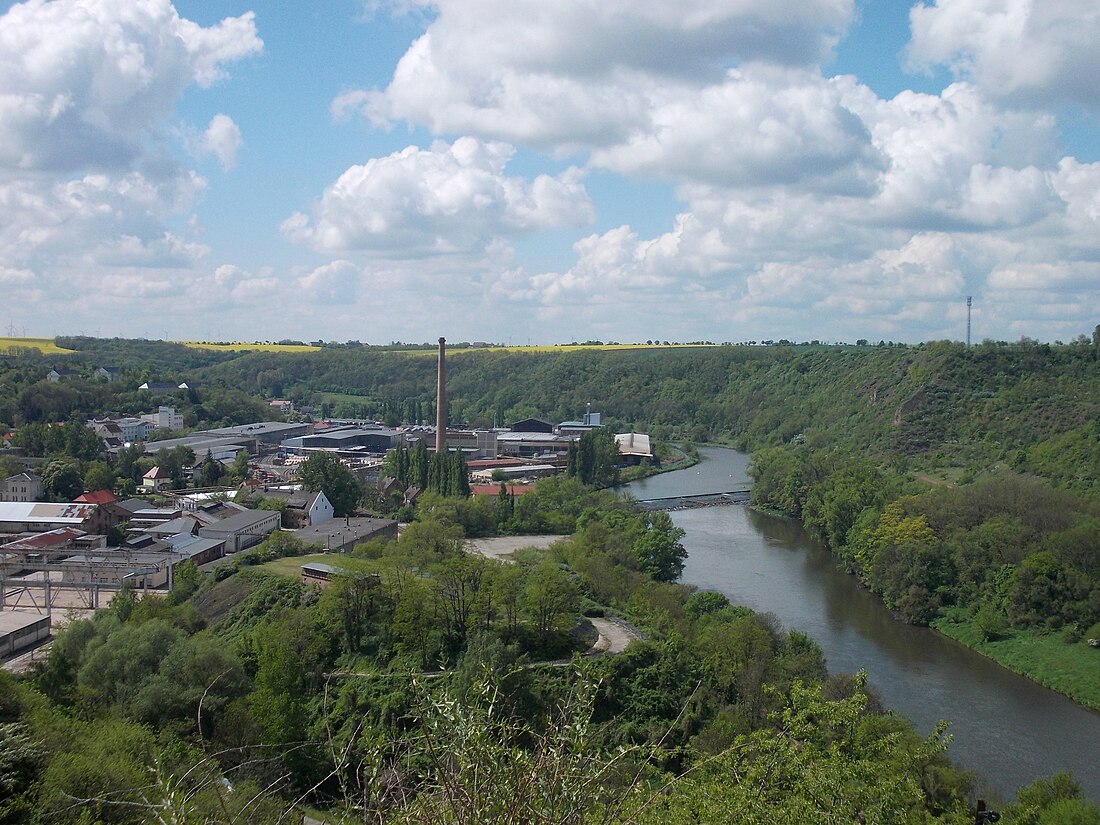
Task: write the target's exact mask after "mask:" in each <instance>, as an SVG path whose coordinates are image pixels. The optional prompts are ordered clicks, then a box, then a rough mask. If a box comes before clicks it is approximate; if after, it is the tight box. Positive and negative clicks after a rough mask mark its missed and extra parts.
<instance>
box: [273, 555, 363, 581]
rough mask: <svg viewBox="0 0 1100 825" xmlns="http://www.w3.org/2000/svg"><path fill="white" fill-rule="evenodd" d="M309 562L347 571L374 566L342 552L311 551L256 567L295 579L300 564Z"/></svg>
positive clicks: (298, 573)
mask: <svg viewBox="0 0 1100 825" xmlns="http://www.w3.org/2000/svg"><path fill="white" fill-rule="evenodd" d="M310 562H320V563H321V564H330V565H332V566H333V567H339V568H342V569H344V570H349V571H354V570H362V571H365V572H371V571H373V570H374V566H373V565H372V564H371V563H370V562H369V561H365V560H363V559H356V558H352V557H351V556H345V555H344V554H343V553H313V554H311V555H308V556H289V557H287V558H285V559H275V560H274V561H269V562H266V563H265V564H261V565H260V566H259V568H258V569H260V570H263V571H265V572H267V573H273V574H274V575H276V576H285V577H286V578H290V579H296V578H298V577H299V576H300V575H301V574H302V565H303V564H308V563H310Z"/></svg>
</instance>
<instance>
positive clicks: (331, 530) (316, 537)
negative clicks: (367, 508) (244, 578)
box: [291, 518, 397, 553]
mask: <svg viewBox="0 0 1100 825" xmlns="http://www.w3.org/2000/svg"><path fill="white" fill-rule="evenodd" d="M291 535H293V536H294V537H295V538H296V539H299V540H301V541H302V542H304V543H306V544H316V545H318V546H319V547H323V548H324V549H325V550H331V551H334V552H342V553H346V552H347V551H349V550H351V549H353V548H354V547H355V545H357V544H362V543H363V542H366V541H371V540H372V539H396V538H397V522H396V521H394V520H393V519H388V518H344V519H332V520H330V521H327V522H325V523H324V524H322V525H320V526H318V527H303V528H301V529H299V530H292V531H291Z"/></svg>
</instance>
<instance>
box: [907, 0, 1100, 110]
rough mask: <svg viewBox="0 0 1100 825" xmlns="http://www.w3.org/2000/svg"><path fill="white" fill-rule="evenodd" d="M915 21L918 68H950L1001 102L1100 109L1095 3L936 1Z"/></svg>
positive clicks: (914, 13)
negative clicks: (1056, 103)
mask: <svg viewBox="0 0 1100 825" xmlns="http://www.w3.org/2000/svg"><path fill="white" fill-rule="evenodd" d="M909 16H910V21H911V26H912V30H913V38H912V42H911V43H910V45H909V49H908V59H909V63H910V64H911V66H913V67H914V68H918V69H920V68H927V67H932V66H937V65H945V66H948V67H949V68H950V69H951V70H952V71H953V72H955V74H956V75H957V76H959V77H963V78H967V79H969V80H971V81H973V82H974V83H975V84H977V85H978V86H980V87H981V88H982V89H984V90H985V91H986V92H987V93H988V94H990V95H992V96H994V97H1005V98H1013V99H1017V100H1022V101H1025V102H1027V103H1031V104H1038V105H1047V104H1048V103H1049V102H1050V100H1051V99H1058V100H1062V101H1071V102H1076V103H1081V104H1084V105H1087V106H1091V107H1093V108H1100V84H1097V83H1096V77H1097V75H1100V49H1097V46H1096V44H1097V43H1100V5H1098V4H1097V3H1096V2H1095V0H934V2H932V3H930V4H925V3H918V4H916V5H915V6H914V7H913V8H912V10H911V11H910V13H909Z"/></svg>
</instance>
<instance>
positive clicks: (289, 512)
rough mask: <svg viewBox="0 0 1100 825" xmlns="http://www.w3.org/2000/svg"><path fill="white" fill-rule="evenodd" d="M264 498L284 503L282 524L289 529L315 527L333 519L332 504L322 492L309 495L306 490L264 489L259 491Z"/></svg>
mask: <svg viewBox="0 0 1100 825" xmlns="http://www.w3.org/2000/svg"><path fill="white" fill-rule="evenodd" d="M259 494H260V495H261V496H263V497H264V498H278V499H282V500H283V501H285V502H286V512H285V513H284V519H283V521H284V524H285V526H286V527H289V528H291V529H295V530H296V529H298V528H299V527H315V526H316V525H318V524H324V523H325V522H326V521H328V520H329V519H331V518H332V517H333V509H332V503H331V502H330V501H329V500H328V497H327V496H326V495H325V494H324V492H321V491H319V492H316V493H311V492H309V491H307V490H280V489H266V488H265V489H264V490H262V491H259Z"/></svg>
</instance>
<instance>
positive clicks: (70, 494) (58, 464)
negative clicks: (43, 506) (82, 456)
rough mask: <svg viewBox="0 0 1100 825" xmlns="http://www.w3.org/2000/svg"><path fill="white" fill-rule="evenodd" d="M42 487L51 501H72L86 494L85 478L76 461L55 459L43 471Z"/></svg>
mask: <svg viewBox="0 0 1100 825" xmlns="http://www.w3.org/2000/svg"><path fill="white" fill-rule="evenodd" d="M42 486H43V487H44V488H45V491H46V497H47V498H48V499H50V500H51V501H72V500H73V499H74V498H76V497H77V496H78V495H80V494H81V493H83V492H84V478H83V477H82V476H81V475H80V468H79V467H78V466H77V465H76V462H75V461H69V460H67V459H55V460H54V461H51V462H50V463H49V464H47V465H46V468H45V469H44V470H43V471H42Z"/></svg>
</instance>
